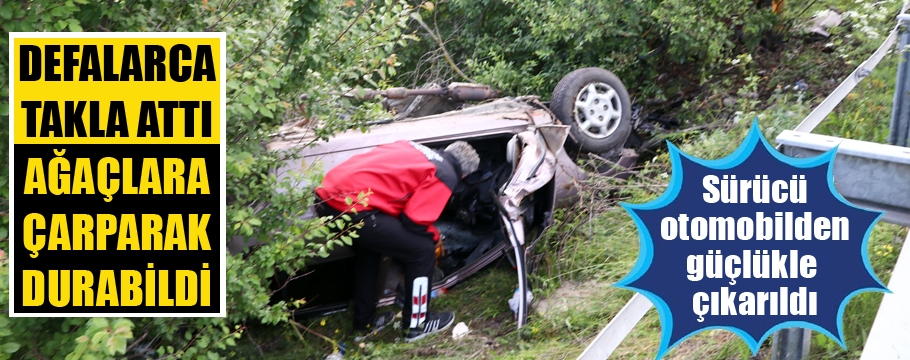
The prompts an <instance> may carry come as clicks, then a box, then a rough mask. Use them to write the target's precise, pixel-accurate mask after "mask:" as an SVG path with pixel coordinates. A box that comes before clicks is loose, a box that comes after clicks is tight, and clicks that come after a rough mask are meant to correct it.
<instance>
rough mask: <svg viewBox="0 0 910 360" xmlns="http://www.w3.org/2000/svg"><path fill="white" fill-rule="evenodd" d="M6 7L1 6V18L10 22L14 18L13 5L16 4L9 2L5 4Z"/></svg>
mask: <svg viewBox="0 0 910 360" xmlns="http://www.w3.org/2000/svg"><path fill="white" fill-rule="evenodd" d="M5 5H6V6H0V17H2V18H4V19H6V20H10V19H12V18H13V5H14V3H12V2H9V3H6V4H5Z"/></svg>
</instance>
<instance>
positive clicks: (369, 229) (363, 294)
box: [316, 204, 436, 330]
mask: <svg viewBox="0 0 910 360" xmlns="http://www.w3.org/2000/svg"><path fill="white" fill-rule="evenodd" d="M316 212H317V213H318V214H319V216H338V215H339V214H340V213H339V212H338V210H335V209H333V208H332V207H330V206H328V205H324V204H320V205H318V206H316ZM349 215H351V214H349ZM352 220H353V222H355V223H356V222H358V221H360V220H362V221H363V227H361V228H360V229H357V230H356V232H357V235H358V236H359V237H357V238H355V239H353V242H352V248H353V250H354V253H355V254H356V255H355V256H356V264H355V270H354V273H355V279H354V329H357V330H363V329H366V327H367V325H368V324H371V323H372V322H373V318H374V316H375V315H376V304H377V302H378V301H379V299H378V293H377V288H376V286H377V284H378V283H379V265H380V262H381V261H382V255H386V256H389V257H391V258H392V259H394V260H395V261H398V262H399V263H400V264H401V266H402V268H403V270H404V281H405V283H404V288H405V294H406V295H408V297H409V298H410V301H406V302H405V305H404V308H403V309H402V311H401V315H402V320H403V321H404V322H403V328H405V329H407V328H409V327H410V326H411V325H412V322H411V319H412V309H413V308H414V307H415V306H417V307H418V308H419V309H426V307H427V306H428V305H429V301H430V294H429V292H430V290H429V288H430V287H432V285H433V284H432V279H433V266H434V265H435V263H436V243H435V242H434V241H433V237H432V236H431V235H430V234H429V233H427V234H417V233H415V232H412V231H410V230H408V229H406V228H405V227H404V225H403V224H402V223H401V221H400V220H399V219H398V218H396V217H394V216H390V215H387V214H385V213H382V212H376V211H373V212H368V213H359V214H357V215H352ZM415 281H416V284H417V285H418V286H419V287H420V289H418V292H417V293H415V292H414V285H415ZM415 295H417V296H415ZM415 302H416V304H415ZM421 304H423V306H422V307H421ZM419 312H424V311H418V313H419ZM423 320H424V319H423V318H421V319H420V321H419V323H420V324H422V323H423Z"/></svg>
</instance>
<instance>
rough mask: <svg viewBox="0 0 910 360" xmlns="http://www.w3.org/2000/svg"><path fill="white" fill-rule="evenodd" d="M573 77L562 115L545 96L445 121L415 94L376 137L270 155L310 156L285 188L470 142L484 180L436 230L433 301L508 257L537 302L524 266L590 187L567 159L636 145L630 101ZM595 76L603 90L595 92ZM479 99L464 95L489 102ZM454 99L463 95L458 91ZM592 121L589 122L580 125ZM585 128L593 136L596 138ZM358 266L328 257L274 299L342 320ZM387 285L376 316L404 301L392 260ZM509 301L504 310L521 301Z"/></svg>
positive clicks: (382, 278) (340, 253) (235, 244)
mask: <svg viewBox="0 0 910 360" xmlns="http://www.w3.org/2000/svg"><path fill="white" fill-rule="evenodd" d="M598 71H599V72H598ZM573 74H574V75H573ZM573 74H570V75H569V76H566V78H564V80H563V81H562V82H560V85H559V86H557V89H556V91H554V101H555V106H554V104H553V103H550V104H549V106H546V105H545V104H543V103H541V102H540V101H538V100H537V97H518V98H500V99H495V100H492V101H487V102H484V103H481V104H478V105H473V106H464V105H460V104H459V105H452V102H451V101H449V102H441V103H440V102H437V103H436V104H437V108H439V109H442V110H441V113H437V112H434V111H432V109H429V110H428V109H427V108H426V107H424V108H421V107H419V106H415V104H417V103H419V102H420V101H421V100H422V99H425V98H421V97H422V96H426V95H410V96H405V98H406V99H407V100H410V101H406V102H403V104H404V106H407V107H408V109H409V113H410V114H419V115H420V116H418V117H411V118H409V117H405V118H397V119H394V120H393V121H387V122H380V123H378V124H377V125H374V126H372V127H371V128H370V131H369V132H366V133H363V132H360V131H356V130H350V131H347V132H343V133H340V134H338V135H336V136H335V137H334V138H332V139H331V140H329V141H326V142H318V143H316V144H315V145H313V146H305V145H306V144H311V143H312V131H311V130H310V129H308V128H306V127H294V126H292V127H286V128H284V129H282V131H280V132H279V133H277V134H276V135H275V136H274V139H275V140H274V141H273V142H272V143H270V144H268V148H269V149H270V150H276V151H293V152H295V153H297V154H298V155H300V157H302V159H303V161H299V160H295V161H288V162H287V163H286V166H285V167H283V168H281V169H275V171H276V174H278V175H279V177H283V176H287V174H289V173H292V172H295V171H300V170H303V169H304V168H306V167H309V166H313V165H314V164H317V163H318V164H319V165H320V166H321V170H322V171H328V170H329V169H331V168H332V167H334V166H336V165H338V164H339V163H341V162H343V161H344V160H346V159H347V158H349V157H351V156H353V155H355V154H360V153H363V152H366V151H369V150H370V149H372V148H374V147H376V146H378V145H382V144H387V143H391V142H394V141H398V140H409V141H414V142H416V143H420V144H423V145H426V146H428V147H431V148H437V149H441V148H444V147H445V146H446V145H448V144H450V143H452V142H455V141H459V140H462V141H467V142H468V143H470V144H471V145H472V146H473V147H474V148H475V149H476V150H477V152H478V154H479V155H480V159H481V163H480V166H479V168H478V171H476V172H474V173H472V174H470V175H469V176H467V177H466V178H465V179H464V181H463V182H462V184H461V185H459V187H458V188H457V189H456V190H455V191H454V193H453V195H452V196H451V198H450V199H449V203H448V205H447V206H446V208H445V210H444V211H443V213H442V215H441V217H440V218H439V220H438V221H437V223H436V227H437V228H438V229H439V230H440V232H441V233H442V235H443V238H442V240H441V247H438V248H437V263H436V269H435V274H434V278H433V285H432V290H434V291H439V290H445V289H448V288H450V287H452V286H455V285H456V284H458V283H459V282H461V281H463V280H464V279H465V278H467V277H469V276H470V275H472V274H474V273H476V272H477V271H479V270H480V269H482V268H484V267H486V266H487V265H489V264H490V263H492V262H493V261H494V260H496V259H498V258H500V257H501V256H506V257H507V258H508V259H509V261H510V262H511V263H512V265H513V266H514V268H515V270H516V272H517V274H518V284H517V288H518V290H519V293H525V292H527V291H529V289H528V288H527V287H528V282H527V274H528V272H529V269H528V262H527V261H526V258H527V257H528V256H529V254H530V251H531V250H532V248H533V244H535V243H536V242H537V240H539V239H540V238H541V237H542V236H543V234H544V232H545V230H546V229H547V227H548V226H550V224H551V223H552V216H553V212H554V209H555V208H556V207H557V206H561V205H567V204H571V203H572V201H571V200H572V199H573V198H574V197H575V196H576V193H577V189H576V185H577V182H578V181H582V180H584V179H585V178H587V176H588V175H587V174H586V173H585V172H584V171H582V170H581V169H579V168H578V167H577V166H576V165H575V162H574V160H573V159H572V158H571V157H569V155H568V152H567V151H566V150H567V149H572V150H579V146H578V145H579V144H581V143H583V141H584V139H585V138H581V136H588V135H591V134H593V135H591V136H589V138H590V140H591V141H592V143H593V144H594V145H596V146H597V147H598V149H610V150H612V149H613V148H616V147H617V145H615V144H619V148H621V147H622V144H623V143H624V142H625V138H626V137H627V136H628V134H629V130H628V129H629V124H627V123H621V122H620V121H625V122H628V121H629V114H628V112H629V109H628V108H629V105H628V95H627V94H626V92H625V89H624V88H622V87H621V86H622V84H621V83H618V79H615V77H614V76H613V75H612V74H609V73H608V72H606V71H605V70H601V69H593V68H588V69H582V70H579V71H577V72H576V73H573ZM592 74H593V75H592ZM592 76H594V80H597V79H602V81H601V82H591V81H593V80H591V79H589V78H591V77H592ZM597 76H600V78H597ZM617 83H618V84H617ZM595 85H596V86H595ZM462 86H463V85H462ZM471 89H472V90H471V91H462V92H461V93H466V94H468V95H470V96H475V95H477V94H481V93H484V94H488V93H489V91H486V90H484V91H480V90H477V89H475V88H471ZM436 91H440V90H436ZM398 93H399V94H400V93H401V92H398ZM447 93H448V94H449V95H451V94H458V93H459V92H458V89H457V88H456V89H455V91H448V92H447ZM404 94H405V95H407V93H404ZM617 94H619V95H617ZM557 96H561V97H562V98H561V100H560V99H557ZM450 100H451V99H450ZM601 100H602V102H601ZM560 103H562V105H560ZM400 104H401V103H399V105H400ZM567 106H568V108H567ZM554 108H556V110H555V111H554ZM415 109H416V110H415ZM452 109H454V110H452ZM559 109H562V110H559ZM566 109H569V110H566ZM589 110H590V111H591V112H590V114H589V115H587V116H581V117H579V115H577V114H578V113H581V112H587V111H589ZM559 111H562V112H566V111H568V113H569V114H575V115H573V116H575V117H574V119H575V122H571V121H570V122H569V124H570V125H563V124H564V123H566V121H563V120H561V119H563V118H565V117H566V115H564V116H562V117H560V116H558V113H559ZM595 117H599V120H598V119H597V118H595ZM611 118H615V119H616V120H615V121H613V120H610V119H611ZM586 128H591V129H594V130H592V131H593V132H589V131H586V130H585V129H586ZM608 131H609V133H607V132H608ZM614 132H615V134H613V133H614ZM585 134H587V135H585ZM604 134H606V135H605V136H601V135H604ZM617 139H619V140H617ZM588 149H590V146H589V148H588ZM581 150H585V147H581ZM300 186H309V184H300ZM314 216H315V214H314V211H313V209H309V211H308V212H307V214H305V215H304V218H312V217H314ZM259 241H263V240H250V239H243V238H234V239H232V241H231V242H230V244H229V245H228V247H229V250H230V251H231V252H232V253H234V254H236V253H242V252H244V251H245V250H246V249H247V248H248V247H249V246H251V245H253V244H255V243H256V242H259ZM264 241H267V240H264ZM355 241H356V239H355ZM355 261H356V260H355V257H354V252H353V250H352V249H351V248H350V247H338V248H335V249H334V251H332V252H331V253H330V254H329V256H328V257H326V258H313V259H311V260H310V261H309V263H308V268H307V269H306V270H305V275H304V276H299V274H298V276H295V278H294V279H293V280H291V281H289V282H288V281H287V274H281V275H279V276H276V279H275V284H276V288H280V289H281V290H280V291H278V292H276V293H275V295H274V298H273V300H274V301H279V300H287V301H292V300H295V299H304V300H305V301H306V305H305V306H303V307H301V308H299V309H297V310H296V313H295V315H296V316H314V315H325V314H328V313H332V312H337V311H343V310H345V309H346V308H347V307H348V303H349V301H350V300H351V297H352V293H353V288H352V286H351V284H352V282H353V277H354V267H355ZM378 278H379V280H378V281H379V286H378V289H379V290H378V292H379V297H380V301H379V303H378V304H377V305H378V306H387V305H392V304H395V303H396V298H399V297H401V298H403V290H402V289H401V286H400V284H401V282H402V279H403V276H402V272H401V269H400V267H399V266H398V264H396V263H395V262H394V261H393V260H392V259H389V258H384V259H383V262H382V266H381V270H380V273H379V274H378ZM277 284H285V286H278V285H277ZM504 295H506V296H504V299H503V301H505V300H507V298H508V296H511V295H512V294H504ZM518 298H519V304H518V306H517V309H515V310H516V319H517V320H518V326H522V325H523V324H524V322H525V321H526V318H527V314H528V300H527V298H525V297H521V296H519V297H518Z"/></svg>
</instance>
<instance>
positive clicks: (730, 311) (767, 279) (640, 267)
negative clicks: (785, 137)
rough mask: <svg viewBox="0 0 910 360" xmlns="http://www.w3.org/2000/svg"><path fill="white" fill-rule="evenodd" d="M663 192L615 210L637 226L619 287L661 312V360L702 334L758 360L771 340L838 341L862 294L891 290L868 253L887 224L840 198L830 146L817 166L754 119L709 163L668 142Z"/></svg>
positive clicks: (816, 163)
mask: <svg viewBox="0 0 910 360" xmlns="http://www.w3.org/2000/svg"><path fill="white" fill-rule="evenodd" d="M668 146H669V150H670V160H671V162H672V166H673V171H672V176H671V179H670V184H669V186H668V187H667V190H666V191H665V192H664V194H663V195H661V196H660V197H659V198H657V199H655V200H654V201H651V202H649V203H645V204H628V203H623V204H622V206H623V207H624V208H625V209H626V210H627V211H628V212H629V213H630V214H631V215H632V218H633V219H634V220H635V224H636V225H637V226H638V231H639V238H640V241H641V246H640V252H639V256H638V261H637V263H636V264H635V267H634V268H633V269H632V271H631V273H629V275H628V276H626V277H625V278H624V279H623V280H621V281H620V282H618V283H617V284H616V286H617V287H621V288H625V289H630V290H634V291H637V292H639V293H641V294H643V295H645V296H646V297H647V298H648V299H650V300H651V302H652V303H653V304H654V306H655V307H656V308H657V311H658V314H659V315H660V321H661V326H662V335H661V342H660V349H659V350H658V354H657V358H658V359H659V358H661V357H662V356H663V355H665V354H666V353H667V352H668V351H669V350H670V349H671V348H673V347H675V346H676V345H678V344H679V343H681V342H682V341H684V340H685V339H687V338H688V337H690V336H693V335H695V334H697V333H699V332H701V331H704V330H711V329H723V330H729V331H732V332H734V333H736V334H737V335H739V336H740V337H742V338H743V339H744V340H745V341H746V343H747V344H748V345H749V347H750V348H751V350H752V352H753V354H754V353H757V352H758V349H759V346H760V344H761V343H762V342H763V341H764V340H765V339H767V338H768V337H769V336H770V335H772V334H773V333H774V332H775V331H777V330H780V329H783V328H788V327H802V328H808V329H811V330H813V331H817V332H820V333H822V334H825V335H827V336H828V337H830V338H832V339H834V340H835V341H837V343H838V344H840V345H841V347H844V348H846V345H845V343H844V329H843V313H844V308H845V307H846V306H847V303H848V302H849V301H850V299H851V298H852V297H853V296H855V295H857V294H859V293H861V292H864V291H881V292H890V291H889V290H888V289H887V288H886V287H885V286H884V284H882V282H881V281H880V280H879V279H878V277H876V276H875V273H874V272H873V271H872V267H871V265H870V263H869V258H868V254H867V251H866V248H867V243H868V240H869V235H870V233H871V232H872V228H873V225H874V224H875V223H876V222H878V220H879V218H880V217H881V216H882V215H883V214H882V213H880V212H876V211H870V210H866V209H862V208H859V207H856V206H854V205H852V204H850V203H848V202H847V201H846V200H845V199H844V198H843V197H842V196H841V195H840V194H839V193H838V192H837V190H836V189H835V187H834V181H833V171H832V169H833V166H834V165H833V162H834V157H835V155H836V153H837V148H834V149H832V150H830V151H828V152H826V153H824V154H821V155H819V156H816V157H813V158H792V157H789V156H786V155H783V154H781V153H780V152H778V151H777V150H775V149H774V148H773V147H772V146H771V145H770V144H769V143H768V141H767V140H766V139H765V138H764V136H763V135H762V134H761V131H760V130H759V127H758V120H757V119H756V120H755V121H754V122H753V124H752V128H751V129H750V130H749V134H748V135H747V136H746V139H745V140H744V141H743V143H742V145H741V146H740V147H739V148H738V149H737V150H736V151H735V152H733V154H731V155H729V156H727V157H725V158H722V159H718V160H704V159H699V158H696V157H694V156H691V155H688V154H686V153H684V152H682V151H681V150H680V149H679V148H677V147H676V146H674V145H673V144H669V143H668Z"/></svg>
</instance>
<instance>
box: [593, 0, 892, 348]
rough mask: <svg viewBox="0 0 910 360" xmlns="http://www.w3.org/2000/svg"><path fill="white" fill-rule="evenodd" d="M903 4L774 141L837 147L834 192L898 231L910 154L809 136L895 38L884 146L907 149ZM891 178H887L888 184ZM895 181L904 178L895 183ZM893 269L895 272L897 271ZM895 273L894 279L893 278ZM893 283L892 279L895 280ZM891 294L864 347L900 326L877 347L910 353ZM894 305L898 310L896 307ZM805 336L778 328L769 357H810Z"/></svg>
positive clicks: (796, 151)
mask: <svg viewBox="0 0 910 360" xmlns="http://www.w3.org/2000/svg"><path fill="white" fill-rule="evenodd" d="M908 7H910V1H906V0H905V1H904V4H903V6H902V8H901V11H900V13H899V15H898V25H897V26H895V27H894V29H893V30H892V31H891V33H890V34H889V35H888V37H887V38H886V39H885V41H884V42H883V43H882V45H881V46H880V47H879V48H878V49H877V50H876V51H875V52H874V53H873V54H872V55H871V56H870V57H869V58H868V59H867V60H866V61H864V62H863V63H862V64H860V65H859V66H858V67H857V68H856V69H855V70H854V71H853V73H851V74H850V76H848V77H847V78H846V79H844V81H843V82H842V83H841V84H840V85H839V86H838V87H837V88H836V89H835V90H834V91H833V92H832V93H831V94H829V95H828V97H827V98H825V100H824V101H822V102H821V103H820V104H819V105H818V106H816V107H815V109H813V111H812V112H811V113H810V114H809V115H808V116H807V117H806V118H805V119H803V121H802V122H801V123H800V124H799V125H798V126H797V127H796V128H795V129H794V130H793V131H789V130H788V131H784V132H783V133H782V134H781V135H780V136H779V137H778V138H777V141H778V143H780V144H781V145H780V147H779V149H780V150H782V151H783V152H784V153H785V154H787V155H790V156H814V155H818V154H820V153H822V152H824V151H825V150H829V149H831V148H833V147H834V146H836V145H840V146H839V147H838V156H837V157H836V158H835V164H834V169H835V174H834V177H835V183H836V184H837V185H836V186H837V189H838V192H840V193H841V194H842V195H843V196H844V197H845V198H847V199H848V200H849V201H851V202H852V203H854V204H856V205H859V206H864V207H868V208H874V209H877V210H881V211H884V212H885V216H884V217H883V218H882V221H886V222H890V223H894V224H898V225H902V226H910V195H907V194H910V150H908V149H907V148H905V147H899V146H889V145H883V144H876V143H869V142H862V141H856V140H848V139H841V138H834V137H825V136H821V135H816V134H811V132H812V130H814V129H815V127H816V126H818V124H819V123H821V122H822V121H823V120H824V119H825V118H826V117H827V116H828V115H829V114H830V113H831V111H833V110H834V108H835V107H836V106H837V105H838V104H839V103H840V102H841V101H843V99H844V98H846V96H847V95H848V94H849V93H850V91H852V90H853V88H855V87H856V85H857V84H859V82H860V81H862V79H864V78H865V77H866V76H868V75H869V74H870V73H871V72H872V70H873V69H874V68H875V66H877V65H878V63H879V62H881V60H882V58H884V56H885V54H887V52H888V51H889V50H891V49H892V47H893V46H894V43H895V41H897V39H898V36H899V35H900V39H901V42H900V49H901V51H902V58H903V60H904V61H902V62H901V63H900V65H899V70H898V74H897V76H898V81H897V88H896V89H895V97H894V109H893V111H892V121H891V128H890V132H889V142H890V143H891V144H894V145H901V146H910V139H908V138H910V15H907V14H905V13H906V12H907V10H908ZM889 179H890V181H888V180H889ZM894 179H904V180H906V181H894ZM870 180H874V181H876V182H878V186H870V185H869V184H868V182H869V181H870ZM902 186H906V187H908V189H904V188H902ZM884 189H889V190H884ZM895 189H896V190H895ZM908 240H910V235H908ZM902 253H908V254H910V250H907V251H902ZM908 258H910V255H906V254H901V255H900V259H905V260H904V263H903V264H902V265H901V266H903V267H901V269H903V272H905V273H907V274H903V275H901V276H905V277H906V278H907V279H904V280H902V281H905V282H908V283H910V264H907V262H910V260H906V259H908ZM898 261H900V260H898ZM894 271H895V272H897V271H898V267H897V266H895V270H894ZM894 276H895V278H897V275H894ZM894 281H895V280H894V278H893V279H892V282H894ZM890 287H891V286H889V288H890ZM906 288H907V289H908V290H907V291H908V292H910V286H906ZM892 291H893V289H892ZM891 295H894V294H891ZM888 296H889V295H886V299H887V300H888V302H887V304H889V307H887V308H886V307H885V305H886V302H885V301H883V303H882V306H881V307H880V309H879V314H878V316H877V317H876V320H875V321H876V323H875V324H874V325H873V327H875V326H877V325H878V324H879V323H880V321H881V322H882V323H884V324H887V325H883V327H882V329H878V328H873V331H872V333H870V338H869V344H873V342H872V336H873V335H877V334H883V333H884V334H891V335H894V333H893V331H895V330H898V329H901V330H898V331H903V332H900V333H899V334H901V335H904V336H905V338H902V339H901V340H894V339H891V341H902V343H901V344H898V345H891V344H888V343H883V344H882V345H881V346H891V348H892V349H897V347H898V346H903V347H904V348H907V349H906V350H905V351H910V311H906V310H904V311H903V312H904V314H902V316H903V317H901V318H900V319H899V320H893V319H892V320H890V322H889V319H890V318H891V317H890V316H889V315H888V314H887V312H888V311H889V309H904V308H905V306H906V300H908V298H910V296H908V295H906V294H903V298H902V299H898V298H897V297H895V296H891V297H888ZM898 303H899V304H900V305H895V304H898ZM651 307H653V304H652V303H651V302H650V301H649V300H648V299H647V298H646V297H645V296H643V295H641V294H639V293H636V294H635V295H634V296H633V297H632V299H631V300H629V302H628V303H627V304H626V306H625V307H623V309H622V310H620V312H619V313H617V314H616V316H615V317H614V318H613V319H612V320H611V321H610V323H609V324H607V326H606V327H604V329H603V330H602V331H601V332H600V333H599V334H598V335H597V337H595V338H594V340H593V341H592V342H591V343H590V344H589V345H588V347H587V348H586V349H585V351H584V352H582V354H581V355H580V356H579V357H578V360H600V359H606V358H608V357H609V356H610V355H611V354H612V353H613V351H614V350H616V348H617V347H618V346H619V344H620V343H622V341H623V340H624V339H625V337H626V336H627V335H628V334H629V332H631V331H632V329H633V328H634V327H635V325H636V324H638V322H640V321H641V319H642V318H643V317H644V316H645V314H646V313H647V312H648V311H649V310H650V309H651ZM879 319H882V320H879ZM895 324H896V325H895ZM881 337H883V336H881ZM881 337H879V338H877V339H880V338H881ZM810 339H811V331H810V330H808V329H803V328H789V329H783V330H780V331H778V332H777V333H775V334H774V336H773V338H772V341H773V345H772V354H771V358H772V360H801V359H803V358H805V357H807V356H808V353H809V346H810ZM885 341H887V340H885ZM867 346H868V344H867ZM876 354H877V355H870V356H869V357H867V356H865V354H864V356H863V360H867V359H869V360H871V359H876V360H879V359H881V360H884V359H887V358H884V357H878V356H879V355H878V354H882V353H881V352H879V353H876ZM895 354H896V353H895ZM881 356H886V355H881ZM897 356H904V357H910V353H902V355H897ZM895 358H898V357H895Z"/></svg>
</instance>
